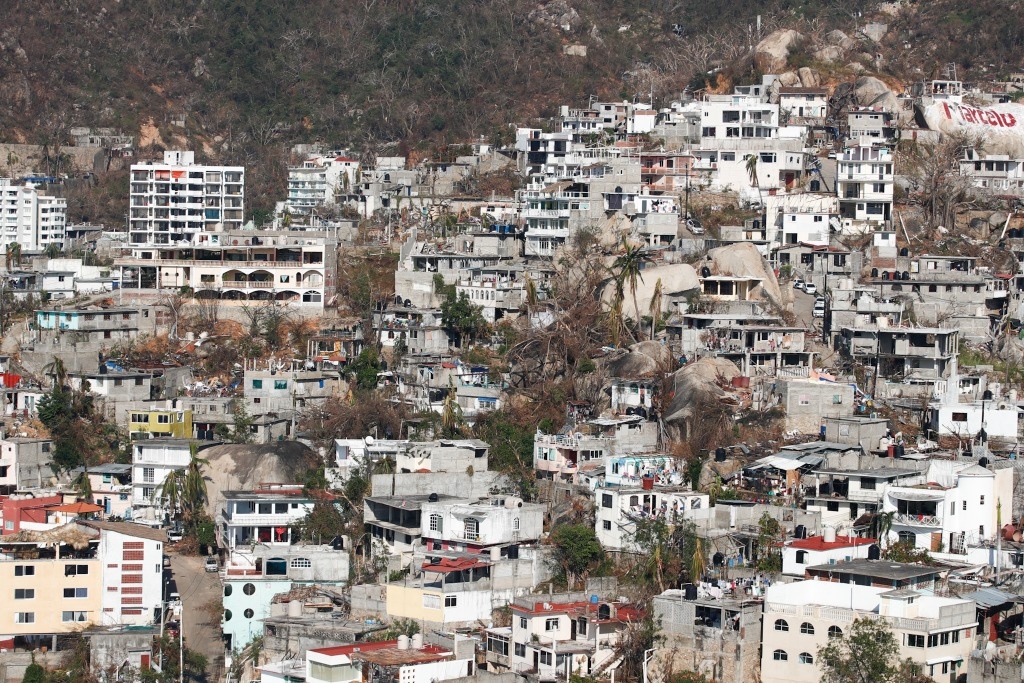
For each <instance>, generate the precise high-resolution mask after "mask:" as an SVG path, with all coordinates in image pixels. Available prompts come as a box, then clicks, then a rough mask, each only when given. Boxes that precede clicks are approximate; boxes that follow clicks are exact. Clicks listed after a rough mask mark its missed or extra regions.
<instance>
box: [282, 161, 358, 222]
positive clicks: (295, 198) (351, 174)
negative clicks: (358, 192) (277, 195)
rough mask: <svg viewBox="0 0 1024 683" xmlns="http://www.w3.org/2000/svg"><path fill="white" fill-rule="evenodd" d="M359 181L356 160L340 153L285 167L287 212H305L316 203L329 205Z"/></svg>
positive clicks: (353, 187)
mask: <svg viewBox="0 0 1024 683" xmlns="http://www.w3.org/2000/svg"><path fill="white" fill-rule="evenodd" d="M358 183H359V162H358V161H357V160H355V159H352V158H350V157H347V156H345V155H343V154H331V155H326V156H324V155H318V156H313V157H310V158H309V159H306V161H304V162H303V163H302V165H301V166H296V167H293V168H289V169H288V198H287V199H286V200H285V207H286V209H287V210H288V211H289V212H290V213H295V214H308V213H310V212H311V211H313V210H314V209H315V208H317V207H319V206H324V207H330V206H334V205H335V204H336V203H337V200H338V198H339V196H343V195H347V194H349V193H350V192H352V191H354V189H355V187H356V185H357V184H358Z"/></svg>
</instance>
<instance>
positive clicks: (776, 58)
mask: <svg viewBox="0 0 1024 683" xmlns="http://www.w3.org/2000/svg"><path fill="white" fill-rule="evenodd" d="M803 38H804V37H803V34H801V33H799V32H797V31H794V30H793V29H789V28H786V29H779V30H778V31H774V32H773V33H771V34H769V35H768V36H767V37H766V38H765V39H764V40H762V41H761V42H760V43H758V44H757V46H756V47H755V48H754V66H756V67H757V69H758V70H759V71H761V72H762V73H775V72H778V71H781V70H782V69H784V68H785V67H786V62H787V61H788V60H789V53H790V50H792V49H793V48H794V47H796V45H797V43H799V42H800V41H801V40H803Z"/></svg>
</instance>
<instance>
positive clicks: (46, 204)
mask: <svg viewBox="0 0 1024 683" xmlns="http://www.w3.org/2000/svg"><path fill="white" fill-rule="evenodd" d="M67 214H68V202H67V200H66V199H64V198H63V197H51V196H49V195H45V194H43V193H42V191H40V190H39V189H37V188H36V187H35V186H34V185H33V184H32V183H25V184H24V185H15V184H13V182H12V181H11V179H10V178H0V253H4V254H6V253H7V245H9V244H11V243H12V242H17V243H18V245H20V246H21V250H22V253H24V254H28V253H29V252H38V251H42V250H43V249H45V248H46V246H47V245H48V244H57V245H60V246H63V245H64V239H65V235H66V228H67Z"/></svg>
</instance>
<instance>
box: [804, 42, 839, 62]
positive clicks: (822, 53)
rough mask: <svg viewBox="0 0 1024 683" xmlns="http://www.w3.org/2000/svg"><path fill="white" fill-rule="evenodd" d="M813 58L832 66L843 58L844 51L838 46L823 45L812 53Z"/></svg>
mask: <svg viewBox="0 0 1024 683" xmlns="http://www.w3.org/2000/svg"><path fill="white" fill-rule="evenodd" d="M811 56H812V57H814V59H815V60H817V61H819V62H823V63H825V64H832V63H834V62H838V61H839V60H840V59H842V58H843V49H842V48H841V47H839V46H838V45H823V46H822V47H819V48H816V49H815V50H814V51H812V52H811Z"/></svg>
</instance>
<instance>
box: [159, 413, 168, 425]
mask: <svg viewBox="0 0 1024 683" xmlns="http://www.w3.org/2000/svg"><path fill="white" fill-rule="evenodd" d="M156 421H157V422H158V423H159V424H162V425H166V424H170V423H171V416H170V415H157V416H156Z"/></svg>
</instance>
